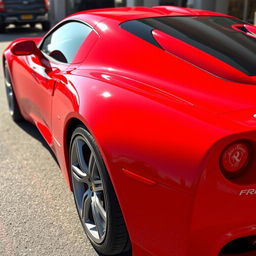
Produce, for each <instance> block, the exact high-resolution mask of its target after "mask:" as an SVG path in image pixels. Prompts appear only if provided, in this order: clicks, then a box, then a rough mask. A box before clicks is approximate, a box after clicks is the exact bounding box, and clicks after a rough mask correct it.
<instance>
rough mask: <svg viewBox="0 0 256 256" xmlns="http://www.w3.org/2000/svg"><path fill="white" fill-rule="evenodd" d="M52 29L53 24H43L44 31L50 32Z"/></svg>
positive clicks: (47, 22) (46, 22)
mask: <svg viewBox="0 0 256 256" xmlns="http://www.w3.org/2000/svg"><path fill="white" fill-rule="evenodd" d="M50 28H51V24H50V22H49V21H45V22H43V23H42V29H43V31H48V30H50Z"/></svg>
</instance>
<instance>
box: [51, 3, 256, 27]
mask: <svg viewBox="0 0 256 256" xmlns="http://www.w3.org/2000/svg"><path fill="white" fill-rule="evenodd" d="M154 5H175V6H183V7H186V6H187V7H192V8H198V9H206V10H211V11H216V12H222V13H227V14H230V15H233V16H236V17H238V18H240V19H243V20H247V21H249V22H253V20H254V15H255V12H256V0H50V19H51V23H52V24H55V23H56V22H58V21H59V20H61V19H62V18H63V17H65V16H67V15H69V14H71V13H74V12H77V11H81V10H89V9H97V8H107V7H121V6H154Z"/></svg>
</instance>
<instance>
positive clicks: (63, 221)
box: [0, 27, 98, 256]
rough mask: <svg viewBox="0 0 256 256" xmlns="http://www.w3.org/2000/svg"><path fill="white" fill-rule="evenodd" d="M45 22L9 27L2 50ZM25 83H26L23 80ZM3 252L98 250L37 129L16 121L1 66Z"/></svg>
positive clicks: (1, 38)
mask: <svg viewBox="0 0 256 256" xmlns="http://www.w3.org/2000/svg"><path fill="white" fill-rule="evenodd" d="M41 35H42V32H41V30H40V28H35V29H33V30H31V29H29V28H28V27H27V28H9V29H7V31H6V33H5V34H0V53H1V55H2V52H3V50H4V48H5V47H6V46H7V45H8V44H9V43H10V41H11V40H14V39H16V38H19V37H37V36H41ZM24 86H25V85H24ZM0 255H1V256H25V255H26V256H32V255H35V256H44V255H47V256H58V255H61V256H66V255H68V256H69V255H72V256H85V255H86V256H97V255H98V254H97V253H96V252H95V251H94V249H93V248H92V247H91V245H90V243H89V241H88V240H87V238H86V237H85V235H84V232H83V230H82V227H81V224H80V221H79V219H78V216H77V213H76V209H75V205H74V202H73V195H72V193H71V192H70V191H69V190H68V188H67V186H66V184H65V181H64V178H63V177H62V174H61V171H60V169H59V166H58V164H57V162H56V160H55V159H54V157H53V155H52V153H51V150H50V149H49V148H48V146H47V145H46V143H45V142H44V140H43V138H42V136H41V135H40V134H39V132H38V131H37V129H36V128H35V127H34V126H33V125H31V124H29V123H27V122H22V123H20V124H19V125H17V124H15V123H14V122H12V120H11V118H10V116H9V113H8V109H7V101H6V97H5V90H4V81H3V70H2V63H1V67H0Z"/></svg>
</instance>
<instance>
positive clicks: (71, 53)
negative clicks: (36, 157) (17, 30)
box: [27, 21, 92, 145]
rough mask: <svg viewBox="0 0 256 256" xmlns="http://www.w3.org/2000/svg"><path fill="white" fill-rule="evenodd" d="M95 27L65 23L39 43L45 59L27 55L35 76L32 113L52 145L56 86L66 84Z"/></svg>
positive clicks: (73, 22)
mask: <svg viewBox="0 0 256 256" xmlns="http://www.w3.org/2000/svg"><path fill="white" fill-rule="evenodd" d="M91 30H92V29H91V28H90V27H89V26H87V25H85V24H83V23H82V22H78V21H68V22H64V23H62V24H61V25H60V26H58V27H57V28H56V29H54V30H53V31H52V32H51V33H49V34H48V35H47V36H46V37H45V38H44V39H43V41H42V42H41V44H40V45H39V48H40V50H41V52H42V53H43V55H44V57H43V58H40V57H37V56H32V55H31V56H28V57H27V63H28V65H29V66H30V67H31V68H32V71H31V73H32V76H33V79H32V80H31V81H33V82H32V83H31V82H30V84H29V85H28V87H29V90H30V95H31V96H30V101H31V105H32V107H31V111H30V116H31V117H32V119H33V120H34V121H35V124H36V126H37V127H38V129H39V130H40V132H41V133H42V135H43V136H44V138H45V139H46V141H47V142H48V144H49V145H51V144H52V134H51V115H52V98H53V95H54V88H55V85H56V83H61V84H62V83H63V84H65V83H66V78H65V72H66V70H68V68H69V66H70V65H71V64H72V63H73V60H74V58H75V56H76V53H77V51H78V49H79V48H80V46H81V45H82V43H83V42H84V40H85V38H86V37H87V36H88V35H89V33H90V32H91Z"/></svg>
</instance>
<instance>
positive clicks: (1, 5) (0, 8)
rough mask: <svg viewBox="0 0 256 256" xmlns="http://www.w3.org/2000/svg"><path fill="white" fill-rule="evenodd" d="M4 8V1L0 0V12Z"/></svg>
mask: <svg viewBox="0 0 256 256" xmlns="http://www.w3.org/2000/svg"><path fill="white" fill-rule="evenodd" d="M4 11H5V9H4V2H3V1H0V12H4Z"/></svg>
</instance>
